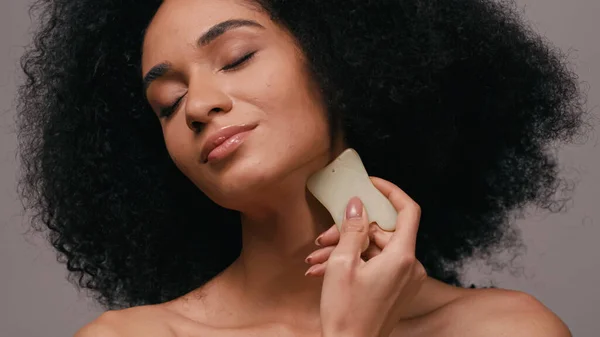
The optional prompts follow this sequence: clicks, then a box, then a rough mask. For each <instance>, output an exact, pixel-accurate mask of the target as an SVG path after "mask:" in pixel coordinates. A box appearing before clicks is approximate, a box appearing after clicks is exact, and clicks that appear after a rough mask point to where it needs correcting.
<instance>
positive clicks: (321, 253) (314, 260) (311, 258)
mask: <svg viewBox="0 0 600 337" xmlns="http://www.w3.org/2000/svg"><path fill="white" fill-rule="evenodd" d="M334 249H335V246H327V247H325V248H321V249H317V250H315V251H314V252H312V253H311V254H310V255H308V257H306V260H305V262H306V263H308V264H319V263H323V262H325V261H327V259H329V256H330V255H331V252H333V250H334Z"/></svg>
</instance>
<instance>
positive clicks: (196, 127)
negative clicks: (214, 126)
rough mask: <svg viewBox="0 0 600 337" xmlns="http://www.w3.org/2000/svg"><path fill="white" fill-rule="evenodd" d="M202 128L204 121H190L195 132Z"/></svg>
mask: <svg viewBox="0 0 600 337" xmlns="http://www.w3.org/2000/svg"><path fill="white" fill-rule="evenodd" d="M203 128H204V123H200V122H198V121H193V122H192V129H193V130H194V131H196V132H200V131H202V129H203Z"/></svg>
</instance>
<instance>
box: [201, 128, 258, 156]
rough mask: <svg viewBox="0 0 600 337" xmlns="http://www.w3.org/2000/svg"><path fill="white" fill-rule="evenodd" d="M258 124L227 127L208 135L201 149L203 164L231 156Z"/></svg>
mask: <svg viewBox="0 0 600 337" xmlns="http://www.w3.org/2000/svg"><path fill="white" fill-rule="evenodd" d="M257 126H258V124H255V123H252V124H240V125H229V126H226V127H223V128H221V129H219V130H218V131H216V132H214V133H212V134H210V135H209V136H208V138H207V139H206V143H205V144H204V147H203V148H202V153H201V160H202V162H203V163H205V164H206V163H209V162H215V161H218V160H221V159H223V158H225V157H227V156H229V155H230V154H232V153H233V152H234V151H235V150H236V149H237V148H238V147H240V145H242V143H243V142H244V140H245V139H246V137H247V136H248V134H249V133H250V132H251V131H252V130H254V129H255V128H256V127H257Z"/></svg>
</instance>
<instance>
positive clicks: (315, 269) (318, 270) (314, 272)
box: [304, 261, 327, 277]
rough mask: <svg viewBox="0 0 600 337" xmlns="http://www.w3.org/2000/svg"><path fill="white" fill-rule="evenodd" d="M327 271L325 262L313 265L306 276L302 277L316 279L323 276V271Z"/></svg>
mask: <svg viewBox="0 0 600 337" xmlns="http://www.w3.org/2000/svg"><path fill="white" fill-rule="evenodd" d="M326 269H327V261H325V262H323V263H320V264H315V265H314V266H312V267H310V268H308V270H307V271H306V274H304V276H311V277H318V276H323V275H325V270H326Z"/></svg>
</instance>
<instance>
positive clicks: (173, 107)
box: [159, 52, 256, 118]
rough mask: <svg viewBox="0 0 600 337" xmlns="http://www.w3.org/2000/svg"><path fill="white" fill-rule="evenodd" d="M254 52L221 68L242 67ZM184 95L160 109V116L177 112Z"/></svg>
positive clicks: (228, 69) (225, 69)
mask: <svg viewBox="0 0 600 337" xmlns="http://www.w3.org/2000/svg"><path fill="white" fill-rule="evenodd" d="M254 54H256V52H251V53H248V54H246V55H244V56H242V57H241V58H239V59H238V60H236V61H235V62H233V63H230V64H228V65H226V66H225V67H223V68H222V69H221V70H223V71H231V70H235V69H237V68H238V67H240V66H241V65H243V64H244V63H245V62H247V61H248V60H250V59H251V58H252V57H253V56H254ZM184 96H185V95H184ZM184 96H181V97H179V98H178V99H177V101H175V103H173V104H172V105H171V106H169V107H166V108H162V109H160V112H159V117H160V118H166V117H169V116H170V115H171V114H173V112H175V110H177V107H179V103H181V100H182V99H183V97H184Z"/></svg>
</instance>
